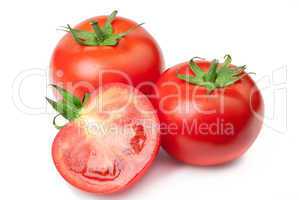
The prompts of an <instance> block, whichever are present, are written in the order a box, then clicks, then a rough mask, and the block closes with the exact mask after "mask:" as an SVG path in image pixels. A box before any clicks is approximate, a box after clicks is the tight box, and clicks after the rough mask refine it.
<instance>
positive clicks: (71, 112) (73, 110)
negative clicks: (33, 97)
mask: <svg viewBox="0 0 299 200" xmlns="http://www.w3.org/2000/svg"><path fill="white" fill-rule="evenodd" d="M50 86H52V87H53V88H54V89H56V90H57V91H58V93H59V94H60V95H61V96H62V100H59V101H53V100H52V99H49V98H48V97H46V100H47V101H48V103H49V104H50V105H51V106H52V107H53V108H54V110H56V111H57V112H58V113H59V114H58V115H56V116H55V117H54V119H53V125H54V126H55V127H56V128H57V129H60V128H62V127H63V126H60V125H57V123H56V119H57V117H58V116H62V117H64V118H65V119H67V120H68V121H72V120H74V119H77V118H78V117H79V116H80V111H81V109H82V107H83V106H84V105H85V103H86V102H87V100H88V98H89V96H90V94H89V93H86V94H85V95H84V97H83V99H82V101H81V100H80V99H79V98H78V97H76V96H74V95H72V94H71V93H70V92H68V91H66V90H65V89H63V88H61V87H59V86H57V85H53V84H51V85H50Z"/></svg>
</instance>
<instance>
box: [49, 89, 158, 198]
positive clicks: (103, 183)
mask: <svg viewBox="0 0 299 200" xmlns="http://www.w3.org/2000/svg"><path fill="white" fill-rule="evenodd" d="M59 89H60V91H62V92H64V93H63V94H64V95H63V96H64V98H66V97H67V95H69V94H70V93H66V91H64V90H63V89H62V88H59ZM65 94H67V95H65ZM73 100H74V99H72V105H73V108H74V109H76V105H77V107H78V108H79V109H78V113H77V114H76V115H72V114H70V113H69V115H68V116H76V117H75V118H74V119H72V120H71V121H70V123H68V124H67V125H66V126H64V127H63V128H62V129H60V131H59V133H58V134H57V136H56V138H55V140H54V142H53V146H52V156H53V160H54V163H55V166H56V168H57V170H58V171H59V173H60V174H61V175H62V176H63V177H64V179H65V180H67V181H68V182H69V183H71V184H72V185H73V186H75V187H77V188H79V189H82V190H84V191H87V192H92V193H99V194H106V193H112V192H117V191H119V190H122V189H124V188H127V187H128V186H129V185H131V184H132V183H134V182H136V180H137V179H138V178H140V177H141V176H142V175H143V174H144V172H145V171H146V170H147V169H148V167H149V166H150V165H151V163H152V161H153V159H154V158H155V156H156V154H157V151H158V148H159V128H158V126H159V121H158V118H157V116H156V113H155V111H154V109H153V107H152V105H151V103H150V101H149V100H148V98H147V97H146V96H145V95H144V94H142V93H141V92H139V91H138V90H137V89H135V88H133V87H131V86H128V85H125V84H108V85H106V86H104V87H102V88H100V89H99V90H96V91H95V92H93V93H92V94H91V96H90V97H89V99H88V101H87V102H86V104H84V105H81V106H80V105H79V104H78V101H73ZM75 100H76V99H75ZM64 102H66V104H68V105H71V104H70V103H69V102H70V101H69V100H68V101H67V99H64ZM74 102H75V103H74ZM76 102H77V104H76ZM57 103H59V102H56V104H53V102H52V103H51V104H52V106H53V105H54V106H53V107H54V108H55V109H56V110H58V111H59V109H57V108H58V107H57ZM55 105H56V106H55ZM70 107H72V106H70ZM66 109H68V108H66ZM69 112H72V111H69ZM61 114H62V115H63V116H67V115H65V113H63V112H61ZM66 118H67V117H66Z"/></svg>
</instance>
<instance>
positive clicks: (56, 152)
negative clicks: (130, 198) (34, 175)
mask: <svg viewBox="0 0 299 200" xmlns="http://www.w3.org/2000/svg"><path fill="white" fill-rule="evenodd" d="M115 86H117V87H120V88H122V87H124V88H126V87H130V88H131V89H132V90H133V91H135V92H136V93H137V94H138V95H142V96H144V94H142V93H141V92H139V91H138V90H137V89H134V88H132V87H131V86H127V85H125V84H120V83H115V84H107V85H105V86H103V87H101V89H102V91H105V90H108V89H109V88H110V87H115ZM98 95H99V90H96V91H94V92H93V93H92V94H91V97H90V99H89V101H88V103H87V105H89V104H91V103H92V102H93V101H94V99H95V98H96V97H97V96H98ZM141 101H144V102H141V104H142V103H144V104H147V106H148V109H149V110H150V109H152V110H153V109H154V108H153V107H152V105H151V103H150V101H149V100H148V99H147V98H146V97H145V98H143V99H142V100H141ZM153 112H154V113H155V111H154V110H153ZM153 120H154V121H155V123H157V124H156V125H157V126H158V124H159V120H158V117H156V118H155V119H153ZM78 124H79V123H77V122H70V123H68V124H67V125H66V126H65V127H63V128H62V129H61V130H60V131H59V132H58V134H57V135H56V137H55V139H54V141H53V144H52V158H53V162H54V164H55V167H56V169H57V170H58V172H59V173H60V175H61V176H62V177H63V178H64V179H65V180H66V181H67V182H69V183H70V184H71V185H72V186H74V187H76V188H78V189H80V190H82V191H84V192H88V193H93V194H111V193H116V192H121V191H124V190H126V189H128V188H130V187H131V186H132V185H134V184H135V183H136V182H138V180H139V179H140V178H141V177H143V176H144V175H145V174H146V172H147V170H148V169H149V168H150V166H151V165H152V164H153V161H154V159H155V158H156V156H157V154H158V151H159V148H160V134H159V130H157V131H158V132H157V133H156V136H155V145H154V146H153V147H152V149H153V151H152V152H151V154H150V155H147V156H148V158H149V159H148V161H147V162H146V163H145V164H144V166H143V168H142V169H141V170H140V171H138V173H136V175H135V176H134V177H132V178H131V180H130V181H128V182H127V183H126V184H125V185H117V184H116V185H114V184H113V183H108V184H107V186H99V185H96V184H94V185H93V184H87V182H85V181H82V177H81V174H80V173H78V175H76V174H75V175H74V173H73V172H71V171H72V170H71V169H70V168H69V166H67V165H66V164H65V163H66V162H68V161H66V160H68V159H65V154H64V153H65V152H64V150H62V148H66V149H68V147H67V146H71V147H72V148H74V149H75V151H74V152H75V158H80V159H79V161H80V162H83V163H85V162H87V160H86V159H87V156H88V155H89V151H90V148H91V146H90V145H89V144H90V142H89V141H90V140H92V139H90V137H89V136H87V134H86V131H85V130H83V129H82V128H80V126H78ZM82 141H83V142H82ZM82 143H83V145H81V144H82ZM80 145H81V146H80ZM76 148H78V149H76ZM71 152H73V151H71ZM67 157H71V156H67ZM70 160H71V161H70V162H74V164H71V165H75V166H78V168H80V164H78V162H76V161H74V159H70ZM80 162H79V163H80ZM137 164H138V163H137Z"/></svg>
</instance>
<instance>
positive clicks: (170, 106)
mask: <svg viewBox="0 0 299 200" xmlns="http://www.w3.org/2000/svg"><path fill="white" fill-rule="evenodd" d="M225 58H226V60H225V62H224V63H223V64H218V61H217V60H213V61H212V62H208V61H205V60H197V61H194V60H195V59H192V60H191V61H190V62H186V63H182V64H179V65H176V66H174V67H172V68H170V69H168V70H167V71H165V72H164V73H163V74H162V76H161V77H160V79H159V80H158V82H157V86H158V89H157V95H158V98H157V99H156V100H155V101H154V104H155V106H156V108H157V110H158V116H159V118H160V122H161V132H162V133H161V134H162V146H163V148H164V149H165V150H166V151H167V152H168V153H169V154H170V155H171V156H173V157H174V158H176V159H178V160H180V161H183V162H185V163H189V164H194V165H216V164H222V163H225V162H228V161H231V160H234V159H236V158H238V157H239V156H241V155H242V154H243V153H244V152H245V151H246V150H247V149H248V148H249V147H250V145H251V144H252V143H253V142H254V140H255V139H256V137H257V135H258V133H259V131H260V129H261V126H262V121H263V110H264V106H263V99H262V96H261V93H260V91H259V89H258V88H257V86H256V85H255V83H254V81H253V80H252V79H251V78H250V77H249V75H248V74H247V73H245V72H244V69H245V67H244V66H242V67H236V66H232V65H231V64H230V62H231V57H230V56H226V57H225Z"/></svg>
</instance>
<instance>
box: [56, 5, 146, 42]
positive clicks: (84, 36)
mask: <svg viewBox="0 0 299 200" xmlns="http://www.w3.org/2000/svg"><path fill="white" fill-rule="evenodd" d="M116 15H117V11H116V10H115V11H113V12H112V13H111V14H110V15H109V16H108V17H107V20H106V22H105V24H104V26H103V27H100V26H99V24H98V22H97V21H91V22H90V25H91V27H92V29H93V32H89V31H84V30H78V29H74V28H71V26H70V25H67V26H66V27H62V28H63V30H64V31H67V32H69V33H71V34H72V36H73V38H74V40H75V41H76V42H77V43H78V44H80V45H82V46H115V45H117V44H118V42H119V40H120V39H122V38H123V37H125V36H126V35H128V34H129V33H131V32H132V31H133V30H135V29H136V28H138V27H139V26H142V25H143V23H142V24H138V25H137V26H135V27H132V28H130V29H129V30H127V31H126V32H123V33H118V34H115V33H113V27H112V22H113V20H114V19H115V17H116Z"/></svg>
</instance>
